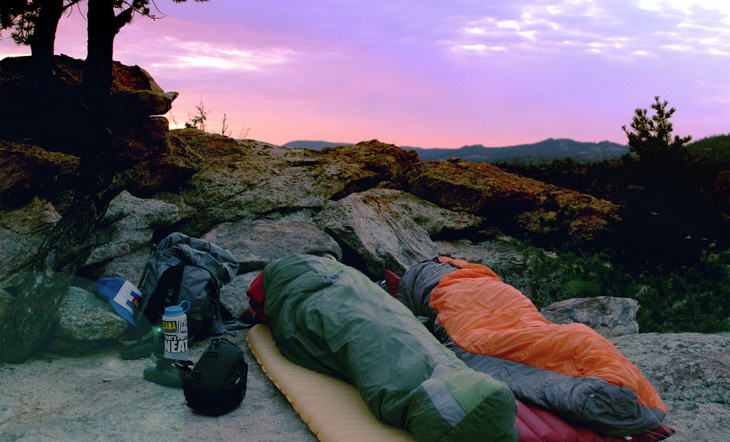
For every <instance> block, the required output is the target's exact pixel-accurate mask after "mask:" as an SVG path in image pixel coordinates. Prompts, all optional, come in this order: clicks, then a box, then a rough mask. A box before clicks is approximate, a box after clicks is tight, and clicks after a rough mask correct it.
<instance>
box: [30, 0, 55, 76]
mask: <svg viewBox="0 0 730 442" xmlns="http://www.w3.org/2000/svg"><path fill="white" fill-rule="evenodd" d="M63 10H64V7H63V0H44V1H43V2H42V3H41V6H40V9H39V10H38V19H37V20H36V22H35V27H34V29H33V35H31V37H30V38H29V44H30V51H31V56H32V58H33V60H34V61H35V64H36V65H37V69H38V70H39V71H44V73H45V74H49V75H50V73H51V70H52V68H53V56H54V48H55V44H56V31H57V30H58V22H59V21H60V20H61V15H62V14H63Z"/></svg>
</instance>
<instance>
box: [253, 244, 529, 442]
mask: <svg viewBox="0 0 730 442" xmlns="http://www.w3.org/2000/svg"><path fill="white" fill-rule="evenodd" d="M263 285H264V290H265V296H266V300H265V307H264V308H265V313H266V316H267V317H268V319H269V327H270V329H271V333H272V336H273V338H274V341H275V342H276V344H277V346H278V347H279V350H280V351H281V353H282V354H283V355H284V356H285V357H286V358H288V359H289V360H291V361H292V362H295V363H297V364H299V365H302V366H304V367H307V368H309V369H312V370H315V371H317V372H320V373H325V374H329V375H332V376H335V377H337V378H339V379H342V380H344V381H346V382H348V383H350V384H352V385H354V386H355V387H356V388H357V389H358V390H359V391H360V394H361V395H362V398H363V400H364V401H365V403H366V404H367V406H368V407H369V409H370V410H371V411H372V413H373V414H374V415H375V416H376V417H377V418H378V419H380V420H381V421H383V422H386V423H388V424H390V425H394V426H396V427H399V428H403V429H405V430H407V431H410V432H411V433H413V435H414V436H415V438H416V439H417V440H421V441H458V440H469V441H478V440H485V441H486V440H490V441H508V440H509V441H512V440H515V441H516V440H518V432H517V428H516V427H515V426H514V422H515V414H516V412H517V405H516V402H515V398H514V396H513V395H512V393H511V392H510V391H509V389H508V388H507V387H506V385H505V384H503V383H501V382H499V381H496V380H495V379H493V378H492V377H490V376H489V375H487V374H484V373H479V372H476V371H474V370H472V369H470V368H468V367H467V366H466V365H465V364H464V363H463V362H462V361H460V360H459V359H458V358H457V357H456V356H455V355H454V354H453V353H452V352H451V351H450V350H449V349H447V348H446V347H444V346H443V345H441V344H440V343H439V342H438V341H437V340H436V339H435V338H434V337H433V336H432V335H431V334H430V333H429V332H428V330H427V329H426V328H425V327H424V326H423V325H422V324H421V323H420V322H419V321H418V319H416V318H415V316H413V314H412V313H411V312H410V311H409V310H408V309H407V308H406V307H405V306H403V305H402V304H401V303H399V302H398V301H397V300H395V299H394V298H392V297H391V296H390V295H388V294H387V293H386V292H385V291H383V290H382V289H381V288H380V287H378V285H377V284H375V283H373V282H372V281H370V280H369V279H368V278H367V277H366V276H365V275H363V274H362V273H360V272H359V271H357V270H356V269H354V268H352V267H349V266H346V265H344V264H342V263H340V262H338V261H335V260H333V259H329V258H321V257H318V256H314V255H305V254H302V255H291V256H288V257H285V258H282V259H279V260H277V261H274V262H272V263H271V264H269V265H268V266H266V268H265V269H264V272H263Z"/></svg>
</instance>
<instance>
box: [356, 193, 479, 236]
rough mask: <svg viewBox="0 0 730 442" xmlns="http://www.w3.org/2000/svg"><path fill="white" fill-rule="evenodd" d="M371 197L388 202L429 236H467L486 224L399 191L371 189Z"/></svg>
mask: <svg viewBox="0 0 730 442" xmlns="http://www.w3.org/2000/svg"><path fill="white" fill-rule="evenodd" d="M368 192H369V193H370V194H371V195H374V196H376V197H377V198H379V199H383V200H388V201H390V202H391V203H392V204H393V208H394V209H395V210H396V211H397V212H398V213H401V214H403V215H405V216H407V217H409V218H411V219H412V220H413V221H415V222H416V224H418V225H419V226H421V227H423V228H424V229H425V230H426V232H427V233H428V234H429V236H431V237H433V236H438V235H456V234H462V235H463V234H465V233H466V232H470V231H474V230H476V229H477V228H478V227H479V226H481V225H482V223H484V218H482V217H480V216H476V215H472V214H470V213H466V212H456V211H453V210H449V209H444V208H443V207H439V206H437V205H436V204H433V203H431V202H429V201H426V200H424V199H421V198H419V197H417V196H415V195H413V194H412V193H408V192H404V191H402V190H397V189H377V188H376V189H371V190H369V191H368Z"/></svg>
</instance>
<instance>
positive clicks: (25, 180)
mask: <svg viewBox="0 0 730 442" xmlns="http://www.w3.org/2000/svg"><path fill="white" fill-rule="evenodd" d="M3 124H5V123H4V122H3ZM78 167H79V159H78V158H77V157H75V156H72V155H66V154H62V153H58V152H51V151H48V150H45V149H42V148H40V147H38V146H34V145H32V144H23V143H13V142H9V141H4V140H0V170H2V173H0V208H18V207H22V206H24V205H26V204H28V203H29V202H30V201H31V199H33V198H34V197H44V198H46V199H48V198H49V197H51V196H53V195H56V194H58V193H59V192H60V191H63V190H66V189H68V188H70V186H71V185H72V184H73V183H74V177H75V176H76V174H77V172H78Z"/></svg>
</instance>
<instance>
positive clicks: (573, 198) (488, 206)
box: [407, 159, 619, 239]
mask: <svg viewBox="0 0 730 442" xmlns="http://www.w3.org/2000/svg"><path fill="white" fill-rule="evenodd" d="M407 189H408V190H409V191H410V192H411V193H413V194H414V195H416V196H419V197H421V198H423V199H425V200H428V201H431V202H432V203H434V204H436V205H438V206H440V207H444V208H447V209H451V210H457V211H464V212H468V213H472V214H475V215H479V216H483V217H485V218H486V219H487V221H488V222H489V223H490V224H493V225H498V226H499V227H500V228H501V229H502V230H504V231H506V232H507V233H510V232H515V231H522V232H528V233H530V234H532V235H536V236H538V237H546V236H551V235H553V236H555V235H573V236H575V237H578V238H587V239H593V238H594V237H595V236H596V235H598V234H599V233H600V232H601V231H602V230H603V229H604V228H605V227H606V226H607V224H608V222H609V221H611V220H617V219H618V214H617V213H618V209H619V207H618V206H616V205H615V204H613V203H611V202H609V201H605V200H600V199H598V198H594V197H592V196H589V195H584V194H580V193H578V192H574V191H570V190H567V189H561V188H559V187H557V186H553V185H550V184H546V183H543V182H541V181H537V180H534V179H530V178H525V177H521V176H519V175H515V174H512V173H507V172H504V171H503V170H502V169H500V168H498V167H496V166H493V165H491V164H487V163H471V162H467V161H460V160H458V159H455V160H449V161H428V162H426V163H423V164H420V165H418V166H414V167H412V168H411V169H410V170H409V171H408V173H407Z"/></svg>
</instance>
